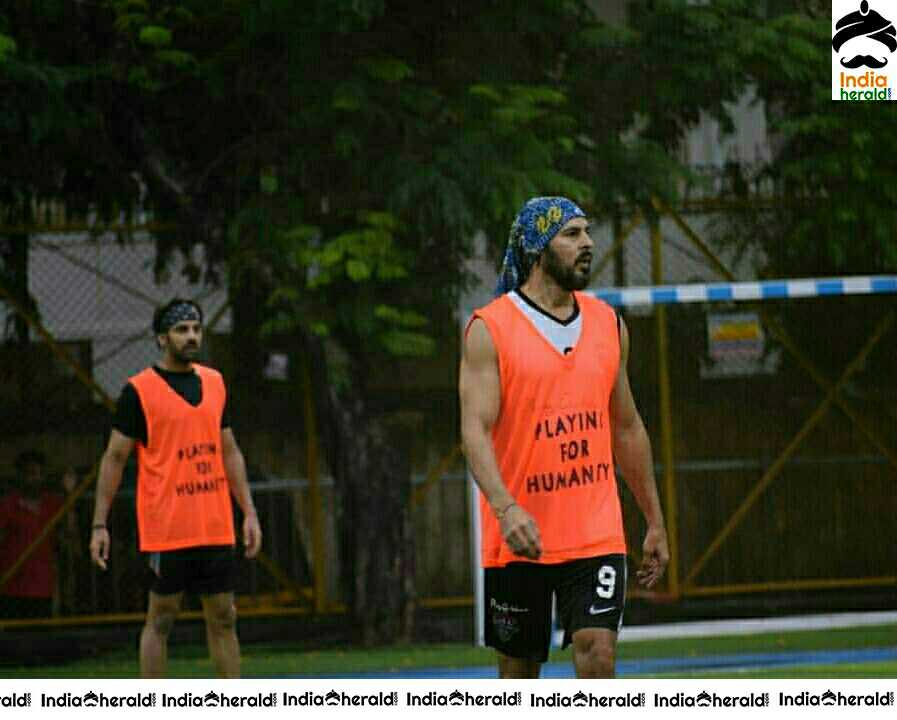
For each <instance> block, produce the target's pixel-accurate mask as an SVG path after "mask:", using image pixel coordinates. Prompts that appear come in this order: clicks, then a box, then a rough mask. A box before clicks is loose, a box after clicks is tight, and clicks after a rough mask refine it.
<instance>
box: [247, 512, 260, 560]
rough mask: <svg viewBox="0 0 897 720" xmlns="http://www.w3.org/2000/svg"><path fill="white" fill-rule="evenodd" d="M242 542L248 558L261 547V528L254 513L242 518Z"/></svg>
mask: <svg viewBox="0 0 897 720" xmlns="http://www.w3.org/2000/svg"><path fill="white" fill-rule="evenodd" d="M243 544H244V545H245V546H246V557H248V558H254V557H255V556H256V555H258V554H259V550H261V549H262V528H261V526H260V525H259V519H258V516H257V515H256V514H255V513H252V514H251V515H247V516H246V517H245V518H243Z"/></svg>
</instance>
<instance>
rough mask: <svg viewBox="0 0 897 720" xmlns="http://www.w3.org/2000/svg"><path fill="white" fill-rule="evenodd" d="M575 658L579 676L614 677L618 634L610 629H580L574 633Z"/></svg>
mask: <svg viewBox="0 0 897 720" xmlns="http://www.w3.org/2000/svg"><path fill="white" fill-rule="evenodd" d="M573 658H574V662H575V664H576V674H577V677H580V678H612V677H614V675H615V667H616V635H615V634H614V633H612V632H610V631H601V630H591V629H587V630H578V631H577V632H575V633H574V634H573Z"/></svg>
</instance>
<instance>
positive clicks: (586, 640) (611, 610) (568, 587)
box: [558, 554, 627, 679]
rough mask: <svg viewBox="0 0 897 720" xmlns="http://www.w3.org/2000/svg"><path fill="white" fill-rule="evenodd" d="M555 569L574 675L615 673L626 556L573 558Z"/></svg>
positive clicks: (608, 675)
mask: <svg viewBox="0 0 897 720" xmlns="http://www.w3.org/2000/svg"><path fill="white" fill-rule="evenodd" d="M558 571H559V573H561V575H562V580H561V582H560V588H559V591H558V611H559V614H560V617H561V623H562V625H563V626H564V631H565V632H564V647H566V646H567V645H573V667H574V669H575V670H576V677H578V678H582V679H585V678H612V677H614V676H615V672H616V671H615V664H616V654H617V632H618V631H619V629H620V625H621V623H622V621H623V609H624V606H625V604H626V574H627V573H626V557H625V556H624V555H622V554H613V555H603V556H600V557H595V558H583V559H581V560H573V561H571V562H568V563H564V564H563V565H559V566H558Z"/></svg>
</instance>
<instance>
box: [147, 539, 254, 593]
mask: <svg viewBox="0 0 897 720" xmlns="http://www.w3.org/2000/svg"><path fill="white" fill-rule="evenodd" d="M147 558H148V560H149V567H150V570H151V571H152V573H153V577H152V582H151V583H150V591H151V592H154V593H156V594H157V595H174V594H175V593H179V592H184V591H186V592H190V593H196V594H197V595H217V594H218V593H227V592H233V591H234V588H235V587H236V574H237V554H236V551H235V549H234V548H233V546H231V545H215V546H209V547H194V548H185V549H183V550H169V551H166V552H154V553H149V554H148V555H147Z"/></svg>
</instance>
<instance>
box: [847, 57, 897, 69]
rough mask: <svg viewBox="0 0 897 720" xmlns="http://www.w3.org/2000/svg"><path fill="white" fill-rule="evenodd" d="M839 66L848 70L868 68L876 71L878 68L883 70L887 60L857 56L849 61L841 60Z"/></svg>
mask: <svg viewBox="0 0 897 720" xmlns="http://www.w3.org/2000/svg"><path fill="white" fill-rule="evenodd" d="M841 64H842V65H843V66H844V67H846V68H850V69H851V70H853V69H855V68H858V67H870V68H873V69H876V70H877V69H878V68H883V67H884V66H885V65H887V64H888V59H887V58H884V59H883V60H879V59H878V58H876V57H873V56H872V55H857V56H856V57H853V58H851V59H850V60H845V59H844V58H841Z"/></svg>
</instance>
